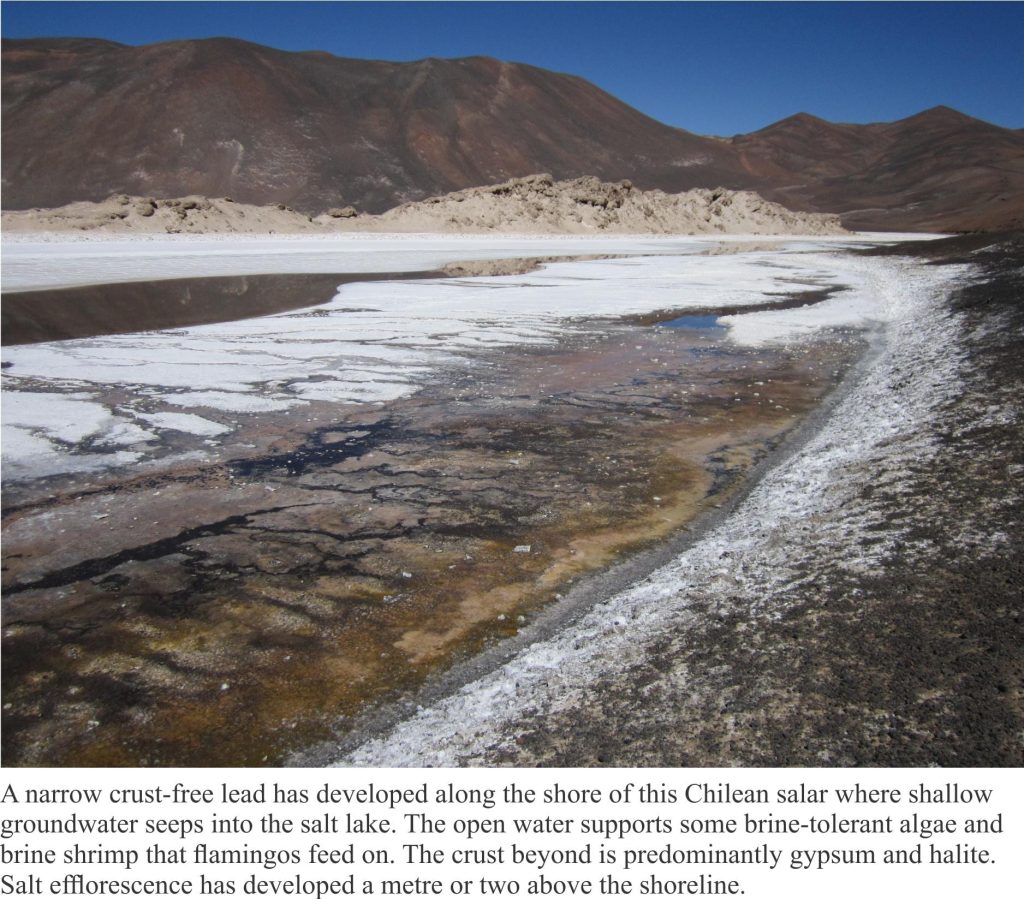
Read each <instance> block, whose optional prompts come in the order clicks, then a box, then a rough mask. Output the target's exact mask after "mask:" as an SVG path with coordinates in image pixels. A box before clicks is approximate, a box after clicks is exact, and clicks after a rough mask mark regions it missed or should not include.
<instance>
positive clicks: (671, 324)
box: [658, 315, 728, 334]
mask: <svg viewBox="0 0 1024 899" xmlns="http://www.w3.org/2000/svg"><path fill="white" fill-rule="evenodd" d="M658 325H659V327H662V328H691V329H693V330H695V331H705V332H714V333H716V334H724V333H725V332H726V331H727V330H728V329H727V328H726V326H725V325H722V324H719V321H718V316H717V315H681V316H680V317H679V318H673V319H670V320H669V321H667V322H658Z"/></svg>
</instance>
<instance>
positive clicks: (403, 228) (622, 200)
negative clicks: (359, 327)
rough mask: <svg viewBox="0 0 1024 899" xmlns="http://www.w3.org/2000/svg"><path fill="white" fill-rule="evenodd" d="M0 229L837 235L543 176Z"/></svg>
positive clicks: (75, 206) (46, 217)
mask: <svg viewBox="0 0 1024 899" xmlns="http://www.w3.org/2000/svg"><path fill="white" fill-rule="evenodd" d="M3 227H4V230H5V231H58V232H62V231H80V232H101V233H109V232H117V233H140V234H165V233H166V234H175V233H194V234H210V233H229V234H230V233H304V232H306V233H308V232H319V233H325V232H331V231H341V232H351V231H373V232H396V231H397V232H408V233H424V232H427V233H462V234H481V233H484V234H486V233H511V234H516V233H520V234H521V233H530V234H595V233H604V234H780V235H781V234H807V235H827V234H844V233H846V232H845V229H844V228H843V227H842V225H840V223H839V217H838V216H835V215H824V214H819V213H809V212H793V211H791V210H789V209H786V208H785V207H783V206H780V205H779V204H777V203H772V202H769V201H768V200H765V199H764V198H763V197H761V196H760V195H759V194H756V193H753V192H751V191H735V190H726V189H724V188H717V189H715V190H706V189H697V190H690V191H685V192H683V193H677V194H668V193H665V192H664V191H660V190H640V189H638V188H636V187H634V186H633V185H632V184H631V183H630V182H629V181H619V182H615V183H610V182H604V181H600V180H599V179H597V178H594V177H586V178H576V179H575V180H571V181H555V180H554V179H553V178H552V177H551V176H550V175H531V176H529V177H527V178H515V179H512V180H511V181H506V182H504V183H503V184H495V185H490V186H487V187H474V188H469V189H467V190H461V191H457V192H456V193H451V194H446V195H444V196H440V197H431V198H430V199H427V200H422V201H420V202H416V203H405V204H403V205H401V206H397V207H395V208H394V209H390V210H388V211H387V212H384V213H382V214H381V215H365V214H359V212H358V211H357V210H356V209H354V208H353V207H341V208H337V209H330V210H328V211H327V212H325V213H323V214H321V215H318V216H316V217H312V216H308V215H305V214H304V213H302V212H298V211H296V210H294V209H291V208H289V207H287V206H285V205H283V204H273V205H268V206H252V205H249V204H245V203H236V202H234V201H233V200H231V199H230V198H227V197H225V198H218V199H210V198H207V197H198V196H194V197H183V198H179V199H171V200H158V199H153V198H150V197H131V196H128V195H127V194H118V195H116V196H113V197H110V198H108V199H107V200H104V201H103V202H101V203H89V202H81V203H71V204H69V205H67V206H61V207H59V208H57V209H31V210H25V211H19V212H5V213H3Z"/></svg>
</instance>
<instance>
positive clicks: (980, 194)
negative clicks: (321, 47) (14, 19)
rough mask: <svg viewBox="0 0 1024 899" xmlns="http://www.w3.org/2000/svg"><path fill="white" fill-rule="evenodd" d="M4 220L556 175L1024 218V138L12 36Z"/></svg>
mask: <svg viewBox="0 0 1024 899" xmlns="http://www.w3.org/2000/svg"><path fill="white" fill-rule="evenodd" d="M3 121H4V130H3V206H4V209H27V208H32V207H57V206H64V205H66V204H68V203H72V202H76V201H80V200H89V201H93V202H100V201H103V200H106V198H107V197H109V196H111V195H115V194H127V195H130V196H139V197H157V198H173V197H191V196H200V197H225V196H228V197H231V198H232V199H234V200H235V201H237V202H239V203H247V204H252V205H255V206H264V205H267V204H276V203H281V204H285V205H287V206H290V207H293V208H295V209H297V210H299V211H300V212H302V213H304V214H305V215H309V216H314V217H315V216H317V215H320V214H321V213H324V212H326V211H327V210H328V209H341V208H345V207H347V206H354V207H355V208H357V209H358V210H359V211H361V212H370V213H379V212H383V211H385V210H387V209H391V208H393V207H395V206H398V205H400V204H402V203H405V202H409V201H413V200H422V199H425V198H426V197H430V196H439V195H442V194H447V193H450V192H452V191H457V190H462V189H465V188H468V187H479V186H482V185H486V184H497V183H500V182H503V181H506V180H508V179H510V178H521V177H526V176H529V175H533V174H536V173H540V172H549V173H550V174H551V175H552V176H553V177H554V178H555V179H556V180H566V179H575V178H579V177H584V176H596V177H597V178H599V179H601V180H603V181H621V180H623V179H630V180H631V181H632V182H633V183H634V184H635V185H636V186H637V187H638V188H641V189H644V190H649V189H660V190H663V191H666V192H669V193H678V192H680V191H685V190H690V189H693V188H706V189H710V190H714V189H718V188H726V189H731V190H754V191H756V192H758V193H760V194H761V195H762V196H764V197H765V198H767V199H768V200H772V201H775V202H779V203H782V204H783V205H784V206H787V207H789V208H792V209H796V210H803V211H812V212H824V213H839V214H841V215H842V217H843V222H844V224H845V225H846V227H848V228H851V229H866V230H888V231H936V232H943V231H958V230H968V229H980V228H987V229H993V228H1010V227H1020V226H1021V225H1022V223H1024V135H1022V134H1021V132H1020V131H1015V130H1012V129H1007V128H1000V127H997V126H995V125H991V124H989V123H987V122H983V121H981V120H979V119H975V118H972V117H971V116H968V115H964V114H963V113H960V112H957V111H956V110H953V109H949V108H947V107H936V108H933V109H929V110H925V111H923V112H921V113H919V114H918V115H915V116H911V117H910V118H907V119H903V120H900V121H896V122H885V123H872V124H848V123H841V124H840V123H832V122H826V121H824V120H822V119H819V118H816V117H814V116H809V115H806V114H801V115H796V116H792V117H789V118H787V119H784V120H783V121H781V122H777V123H775V124H773V125H769V126H768V127H766V128H763V129H761V130H759V131H756V132H754V133H751V134H744V135H736V136H733V137H707V136H702V135H698V134H693V133H690V132H688V131H685V130H683V129H681V128H674V127H670V126H668V125H665V124H662V123H661V122H658V121H655V120H654V119H652V118H650V117H648V116H645V115H643V114H642V113H640V112H638V111H637V110H635V109H633V108H631V107H630V106H628V105H627V104H625V103H623V102H621V101H619V100H617V99H616V98H615V97H612V96H610V95H609V94H607V93H605V92H604V91H602V90H601V89H600V88H599V87H597V86H595V85H593V84H590V83H588V82H587V81H585V80H583V79H581V78H577V77H574V76H572V75H565V74H559V73H555V72H550V71H546V70H544V69H539V68H536V67H533V66H529V65H522V64H517V63H509V62H500V61H498V60H495V59H489V58H486V57H470V58H466V59H424V60H420V61H418V62H409V63H393V62H380V61H368V60H357V59H343V58H339V57H335V56H332V55H330V54H328V53H319V52H308V53H288V52H284V51H280V50H274V49H271V48H269V47H263V46H259V45H257V44H251V43H246V42H245V41H240V40H233V39H226V38H216V39H209V40H192V41H170V42H166V43H160V44H151V45H148V46H141V47H130V46H125V45H122V44H117V43H113V42H110V41H104V40H91V39H86V38H67V39H36V40H4V42H3Z"/></svg>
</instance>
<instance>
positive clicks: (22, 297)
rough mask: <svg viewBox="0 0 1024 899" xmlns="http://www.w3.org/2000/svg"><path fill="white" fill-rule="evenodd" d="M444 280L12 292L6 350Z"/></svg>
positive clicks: (379, 277) (301, 280)
mask: <svg viewBox="0 0 1024 899" xmlns="http://www.w3.org/2000/svg"><path fill="white" fill-rule="evenodd" d="M439 276H440V273H439V272H398V273H395V274H351V273H349V274H338V273H332V274H295V275H239V276H233V277H221V278H175V279H168V280H160V281H133V282H130V283H124V284H89V285H86V286H84V287H64V288H58V289H51V290H33V291H27V292H24V293H15V292H8V293H4V294H3V298H2V303H0V316H2V325H3V332H2V333H3V345H4V346H12V345H17V344H26V343H43V342H45V341H50V340H71V339H74V338H85V337H97V336H101V335H104V334H130V333H133V332H137V331H156V330H160V329H163V328H185V327H190V326H193V325H205V324H212V323H215V322H230V321H237V320H239V319H245V318H255V317H258V316H262V315H273V314H275V313H278V312H286V311H289V310H292V309H302V308H305V307H308V306H316V305H318V304H322V303H326V302H328V301H330V300H331V299H333V298H334V296H335V295H336V294H337V292H338V288H339V287H340V286H341V285H342V284H351V283H354V282H356V281H384V280H392V279H394V278H402V279H405V280H409V279H415V278H436V277H439Z"/></svg>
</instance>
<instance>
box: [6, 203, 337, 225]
mask: <svg viewBox="0 0 1024 899" xmlns="http://www.w3.org/2000/svg"><path fill="white" fill-rule="evenodd" d="M3 227H4V230H5V231H118V232H126V233H142V234H177V233H195V234H205V233H212V232H224V233H234V232H239V233H263V234H266V233H269V232H289V233H290V232H298V231H320V230H323V229H322V226H321V225H319V224H317V223H316V222H314V221H313V220H312V219H311V218H310V217H309V216H308V215H305V214H304V213H301V212H297V211H295V210H294V209H290V208H288V207H287V206H285V205H283V204H280V203H276V204H272V205H268V206H252V205H249V204H247V203H236V202H234V201H233V200H232V199H230V198H229V197H221V198H217V199H211V198H208V197H200V196H191V197H180V198H177V199H172V200H156V199H153V198H152V197H131V196H128V195H127V194H115V195H114V196H112V197H108V198H107V199H106V200H103V201H102V202H100V203H91V202H81V203H69V204H68V205H67V206H59V207H57V208H56V209H27V210H24V211H21V212H4V214H3Z"/></svg>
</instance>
